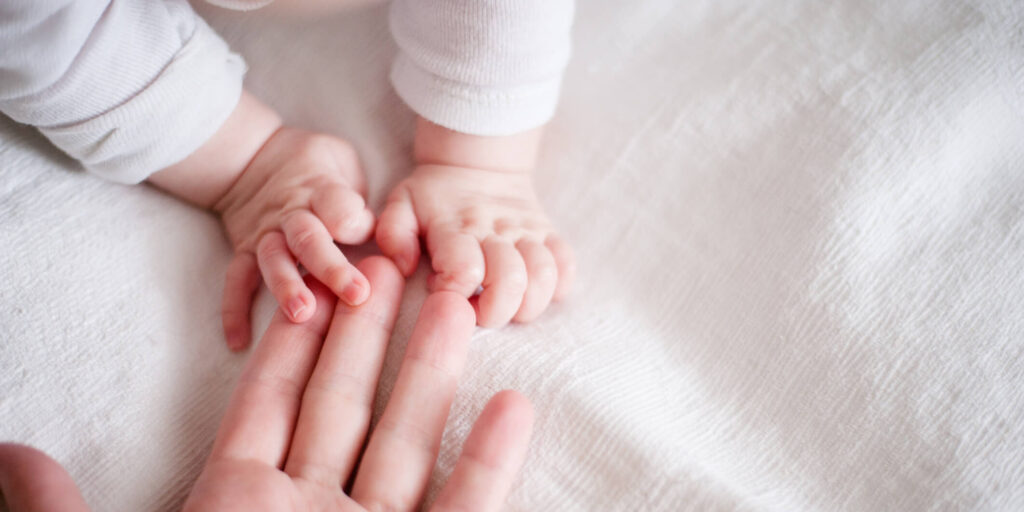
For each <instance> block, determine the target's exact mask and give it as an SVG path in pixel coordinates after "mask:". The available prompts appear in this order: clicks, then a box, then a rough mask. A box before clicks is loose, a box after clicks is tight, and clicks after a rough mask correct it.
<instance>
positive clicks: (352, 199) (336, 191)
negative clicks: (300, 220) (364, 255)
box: [310, 183, 373, 245]
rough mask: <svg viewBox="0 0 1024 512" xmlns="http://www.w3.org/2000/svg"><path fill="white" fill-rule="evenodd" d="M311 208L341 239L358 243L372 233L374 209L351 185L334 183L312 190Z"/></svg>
mask: <svg viewBox="0 0 1024 512" xmlns="http://www.w3.org/2000/svg"><path fill="white" fill-rule="evenodd" d="M310 208H312V210H313V213H314V214H316V216H317V217H318V218H319V219H320V221H321V222H323V225H324V227H326V228H327V232H328V233H330V234H331V237H333V238H334V239H335V240H337V241H338V242H341V243H343V244H351V245H357V244H361V243H363V242H366V241H367V240H369V239H370V237H371V236H372V235H373V212H372V211H370V210H369V209H368V208H367V207H366V200H365V199H363V196H361V195H359V193H358V192H356V191H355V190H353V189H352V188H351V187H349V186H348V185H342V184H340V183H335V184H332V185H327V186H325V187H323V188H321V189H319V190H317V191H316V192H314V193H313V197H312V198H311V199H310Z"/></svg>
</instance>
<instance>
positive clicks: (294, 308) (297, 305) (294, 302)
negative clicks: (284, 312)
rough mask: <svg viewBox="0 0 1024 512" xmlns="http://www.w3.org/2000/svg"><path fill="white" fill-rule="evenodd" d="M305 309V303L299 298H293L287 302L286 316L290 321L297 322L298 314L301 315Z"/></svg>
mask: <svg viewBox="0 0 1024 512" xmlns="http://www.w3.org/2000/svg"><path fill="white" fill-rule="evenodd" d="M305 309H306V302H305V301H303V300H302V298H300V297H293V298H292V299H291V300H289V301H288V314H289V315H291V317H292V321H298V319H299V313H302V311H303V310H305Z"/></svg>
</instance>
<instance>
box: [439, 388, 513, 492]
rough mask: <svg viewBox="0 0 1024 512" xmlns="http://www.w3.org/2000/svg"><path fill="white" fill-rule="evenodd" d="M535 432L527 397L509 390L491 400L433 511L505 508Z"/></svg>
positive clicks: (467, 441) (476, 424)
mask: <svg viewBox="0 0 1024 512" xmlns="http://www.w3.org/2000/svg"><path fill="white" fill-rule="evenodd" d="M532 429H533V408H532V406H531V405H530V402H529V400H527V399H526V397H524V396H523V395H521V394H519V393H517V392H515V391H511V390H506V391H502V392H500V393H498V394H497V395H495V396H494V397H493V398H491V400H490V401H489V402H487V405H486V406H485V407H484V411H483V412H482V413H480V417H479V418H478V419H477V420H476V423H474V424H473V430H472V431H470V433H469V438H468V439H466V444H465V445H463V448H462V455H460V456H459V460H458V461H457V462H456V463H455V469H454V470H453V471H452V474H451V476H450V477H448V482H447V483H446V484H445V486H444V487H443V488H442V489H441V494H440V495H438V497H437V501H435V502H434V506H433V507H432V508H431V510H432V511H434V512H445V511H453V512H454V511H462V510H474V511H480V512H487V511H498V510H501V506H502V504H503V503H504V502H505V497H506V496H508V492H509V489H511V488H512V483H513V482H514V481H515V478H516V475H517V474H518V473H519V468H520V467H521V466H522V465H523V459H524V458H525V457H526V449H527V446H528V445H529V442H530V435H531V433H532Z"/></svg>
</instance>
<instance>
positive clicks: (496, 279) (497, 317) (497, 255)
mask: <svg viewBox="0 0 1024 512" xmlns="http://www.w3.org/2000/svg"><path fill="white" fill-rule="evenodd" d="M481 247H482V248H483V251H484V260H485V261H486V262H487V270H486V272H485V274H484V281H483V287H484V291H483V292H482V293H480V299H479V300H478V301H477V308H476V309H477V316H476V318H477V323H478V324H480V325H481V326H483V327H501V326H503V325H505V324H507V323H508V322H509V320H511V319H512V316H513V315H515V314H516V311H517V310H518V309H519V306H520V304H522V303H523V293H524V292H525V291H526V283H527V278H526V264H525V263H523V257H522V256H520V255H519V251H517V250H516V248H515V247H514V246H513V245H512V244H511V243H510V242H507V241H504V240H500V239H497V238H488V239H487V240H484V243H483V244H482V245H481Z"/></svg>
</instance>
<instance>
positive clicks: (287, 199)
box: [214, 127, 374, 350]
mask: <svg viewBox="0 0 1024 512" xmlns="http://www.w3.org/2000/svg"><path fill="white" fill-rule="evenodd" d="M364 195H365V178H364V177H363V173H362V170H361V169H360V166H359V161H358V159H357V157H356V153H355V150H354V149H353V148H352V146H351V145H350V144H348V143H347V142H345V141H344V140H342V139H339V138H337V137H333V136H330V135H325V134H318V133H311V132H306V131H303V130H299V129H295V128H288V127H285V128H281V129H280V130H278V131H277V132H275V133H274V135H272V136H271V137H270V139H268V140H267V142H266V143H265V144H264V145H263V147H262V148H261V149H260V150H259V152H257V153H256V155H255V157H253V159H252V161H251V162H250V163H249V165H248V166H247V167H246V169H245V171H244V172H243V173H242V174H241V176H239V178H238V180H237V181H236V182H235V183H234V184H233V185H231V188H230V189H229V190H228V191H227V193H226V194H225V195H224V197H223V198H221V199H220V200H219V201H218V202H217V204H216V205H214V210H215V211H217V212H219V213H220V215H221V220H222V222H223V223H224V228H225V229H226V231H227V234H228V238H229V239H230V240H231V243H232V245H233V246H234V248H235V257H234V259H233V260H232V261H231V264H230V265H229V266H228V270H227V277H226V279H225V283H224V300H223V308H222V311H221V315H222V320H223V322H224V334H225V337H226V338H227V343H228V347H229V348H231V349H232V350H241V349H243V348H245V347H246V346H248V344H249V341H250V338H251V325H250V321H249V316H250V315H249V313H250V309H251V307H252V299H253V294H254V293H255V292H256V289H257V288H258V287H259V284H260V280H261V276H262V280H263V281H265V282H266V283H267V287H268V288H269V289H270V292H271V293H272V294H273V295H274V298H275V299H277V302H278V304H280V306H281V309H282V310H283V311H284V313H285V315H286V316H287V317H288V318H289V319H290V320H291V321H293V322H296V323H299V322H304V321H306V320H308V319H309V318H310V317H311V316H312V315H313V313H314V312H315V311H316V298H315V297H314V295H313V293H312V291H310V290H309V288H308V287H306V285H305V283H304V282H303V280H302V275H301V274H300V273H299V269H298V266H297V263H301V264H302V266H303V267H305V268H306V270H308V271H309V273H310V274H312V275H313V276H314V277H316V278H317V280H319V281H320V282H322V283H324V284H325V285H327V286H328V287H329V288H330V289H331V291H333V292H334V293H335V294H336V295H337V296H338V297H339V298H341V300H342V301H344V302H345V303H347V304H349V305H353V306H355V305H359V304H361V303H363V302H364V301H365V300H366V299H367V298H368V297H369V295H370V284H369V282H368V281H367V280H366V277H365V276H363V274H362V273H361V272H360V271H359V270H357V269H356V267H355V266H353V265H352V264H351V263H349V261H348V259H346V258H345V255H344V254H342V252H341V250H340V249H339V248H338V246H337V245H335V242H339V243H343V244H361V243H363V242H366V241H367V240H369V238H370V236H371V235H372V234H373V229H374V216H373V212H371V211H370V210H369V209H368V208H367V207H366V201H365V198H364Z"/></svg>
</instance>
